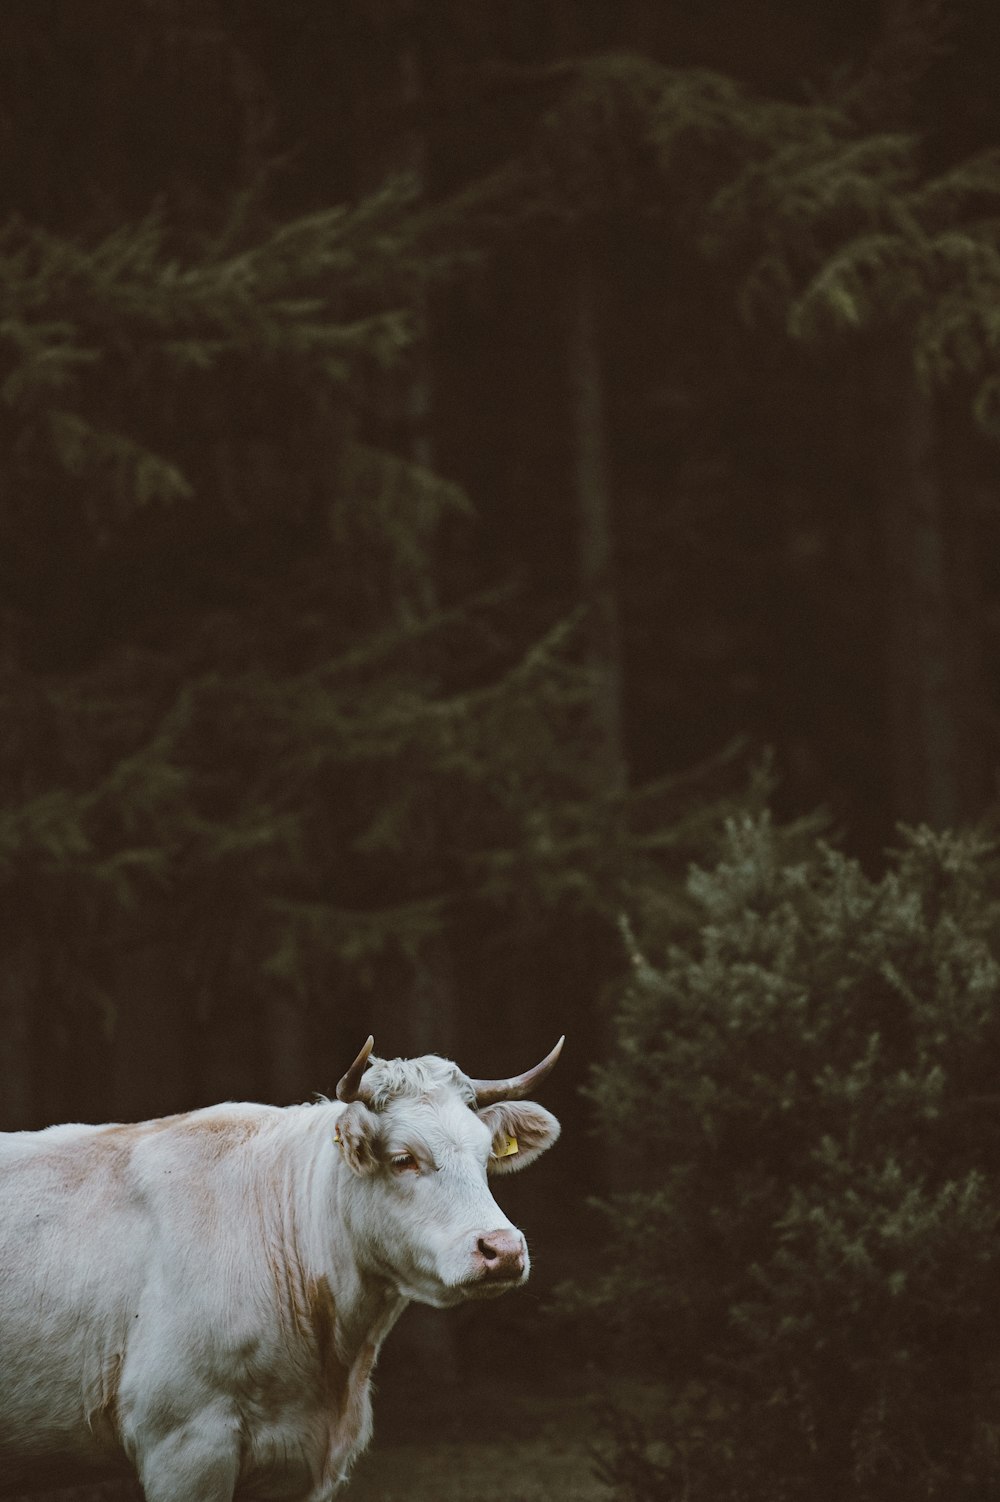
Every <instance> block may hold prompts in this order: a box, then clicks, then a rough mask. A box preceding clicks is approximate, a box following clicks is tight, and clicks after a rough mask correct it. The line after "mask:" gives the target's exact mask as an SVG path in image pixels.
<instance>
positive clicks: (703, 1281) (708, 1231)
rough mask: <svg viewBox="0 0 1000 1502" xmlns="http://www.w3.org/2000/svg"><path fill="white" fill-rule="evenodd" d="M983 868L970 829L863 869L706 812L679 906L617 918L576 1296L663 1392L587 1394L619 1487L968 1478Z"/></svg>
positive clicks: (635, 1495)
mask: <svg viewBox="0 0 1000 1502" xmlns="http://www.w3.org/2000/svg"><path fill="white" fill-rule="evenodd" d="M996 875H997V868H996V855H995V851H994V850H993V848H992V847H991V846H990V845H988V844H986V843H984V842H983V841H982V840H980V839H978V838H977V837H975V836H972V835H968V836H953V835H939V834H933V833H931V832H930V831H929V830H927V829H926V828H923V829H917V830H909V831H904V833H903V836H902V844H901V846H900V848H899V849H898V850H897V852H896V853H895V855H894V856H893V858H892V861H891V864H890V867H889V869H888V871H887V872H886V874H885V875H884V876H883V877H881V878H880V879H873V878H870V877H868V876H866V875H865V874H864V872H863V871H862V870H861V868H860V867H859V865H858V864H857V863H856V862H855V861H853V860H851V859H849V858H847V857H845V856H844V855H843V854H841V853H840V852H839V851H838V850H837V849H836V848H834V847H832V846H830V845H829V844H827V843H826V842H824V841H819V840H816V839H815V838H814V837H811V836H807V835H806V834H805V833H804V832H803V831H798V832H795V831H787V832H785V831H781V830H779V829H777V828H776V827H775V826H774V825H773V824H772V823H771V822H770V820H769V819H768V818H767V817H766V816H764V817H758V818H755V819H749V818H748V819H743V820H734V821H732V822H731V823H730V824H729V825H728V828H727V837H726V842H725V848H724V849H723V851H722V853H721V856H720V858H719V860H718V861H717V863H716V864H714V865H713V866H711V867H701V868H695V869H693V871H692V874H691V877H690V880H689V885H688V892H689V897H690V899H691V901H692V903H693V905H694V915H693V920H692V921H691V922H690V924H689V926H688V927H687V928H686V929H683V930H681V929H679V928H678V926H677V922H676V918H675V919H674V921H673V922H672V923H671V924H670V925H669V926H664V925H663V924H662V922H661V923H660V924H659V925H657V924H656V923H655V922H653V923H648V922H647V924H646V926H645V928H644V931H643V934H642V938H641V940H636V939H635V938H634V937H633V936H632V935H631V933H630V932H629V934H628V939H629V947H630V952H631V967H632V973H631V976H630V978H629V980H628V982H627V983H626V985H625V987H624V989H623V991H622V993H621V996H620V1000H619V1005H618V1011H617V1025H618V1043H617V1048H616V1051H615V1055H614V1057H613V1059H612V1060H611V1062H610V1063H609V1064H608V1065H606V1066H602V1067H600V1068H598V1069H597V1070H596V1071H595V1078H594V1087H593V1099H594V1103H595V1106H596V1110H597V1117H598V1124H599V1130H600V1132H601V1133H602V1134H603V1135H606V1136H607V1137H608V1138H609V1139H610V1140H611V1142H612V1143H613V1144H614V1147H615V1150H616V1153H617V1154H618V1155H619V1159H620V1162H621V1164H622V1174H623V1184H622V1187H621V1190H620V1192H619V1193H618V1194H617V1195H616V1196H615V1197H614V1199H612V1200H611V1201H609V1202H608V1204H607V1206H606V1209H607V1213H608V1231H609V1236H610V1248H609V1256H608V1261H609V1265H610V1267H611V1268H612V1271H610V1272H609V1273H608V1274H607V1275H606V1277H605V1278H604V1279H603V1280H602V1281H599V1282H597V1283H596V1284H594V1283H592V1284H591V1285H590V1290H589V1298H590V1302H591V1308H592V1311H593V1312H594V1313H596V1315H597V1317H598V1319H599V1320H600V1322H601V1323H602V1324H605V1325H606V1326H607V1327H609V1328H610V1329H611V1330H617V1331H618V1332H619V1339H624V1340H626V1342H628V1343H629V1344H630V1346H631V1348H632V1350H633V1353H634V1355H633V1363H634V1361H635V1360H636V1359H638V1360H639V1362H640V1363H641V1364H642V1366H643V1369H644V1370H645V1371H646V1373H647V1374H648V1375H655V1376H656V1377H657V1378H658V1379H659V1381H660V1382H661V1383H662V1384H663V1394H664V1396H663V1398H662V1404H661V1412H660V1415H659V1418H658V1420H657V1422H656V1423H655V1424H654V1425H653V1426H652V1427H651V1428H646V1429H643V1428H642V1426H639V1427H638V1428H637V1427H636V1426H635V1424H634V1422H633V1421H630V1420H629V1419H628V1417H627V1416H626V1415H623V1414H619V1416H618V1418H617V1420H616V1433H617V1445H616V1447H613V1448H612V1453H611V1455H610V1458H609V1460H608V1466H607V1474H608V1476H609V1479H611V1480H612V1481H613V1482H614V1483H615V1484H616V1485H617V1486H618V1488H619V1494H620V1495H621V1496H623V1497H628V1498H632V1499H639V1498H643V1499H648V1498H652V1497H662V1496H671V1495H674V1494H678V1495H681V1494H683V1495H686V1496H690V1497H693V1498H696V1497H705V1498H706V1499H708V1498H719V1497H726V1498H733V1499H740V1502H756V1499H763V1498H783V1499H788V1502H792V1499H799V1498H803V1499H804V1498H807V1497H823V1498H826V1497H829V1498H831V1499H833V1498H840V1497H843V1496H846V1495H851V1496H855V1497H858V1498H860V1499H867V1498H871V1499H872V1502H876V1499H877V1502H887V1499H892V1498H897V1497H898V1498H899V1499H903V1498H909V1499H912V1498H920V1497H927V1498H930V1497H937V1496H948V1497H954V1498H970V1499H971V1498H973V1497H981V1496H983V1495H985V1494H986V1493H988V1492H989V1490H990V1489H991V1487H994V1486H995V1485H996V1483H997V1462H996V1434H997V1421H996V1413H995V1407H994V1401H993V1394H994V1391H995V1384H996V1380H997V1364H996V1338H995V1336H996V1329H995V1323H996V1313H995V1299H994V1297H993V1292H992V1289H993V1285H994V1283H995V1279H996V1275H997V1251H996V1246H995V1236H994V1231H993V1227H994V1222H995V1218H996V1196H995V1192H994V1191H993V1189H992V1187H991V1186H992V1185H993V1184H994V1183H995V1181H996V1177H997V1170H998V1166H1000V1163H998V1153H1000V1139H998V1137H997V1133H996V1131H995V1129H994V1127H993V1126H992V1124H991V1123H992V1120H993V1116H994V1115H995V1108H996V1092H995V1088H994V1080H995V1076H996V1070H997V1062H998V1060H997V1051H998V1048H1000V1010H998V1008H1000V952H998V949H997V944H996V918H997V885H996ZM640 945H641V947H640ZM630 1364H631V1363H630Z"/></svg>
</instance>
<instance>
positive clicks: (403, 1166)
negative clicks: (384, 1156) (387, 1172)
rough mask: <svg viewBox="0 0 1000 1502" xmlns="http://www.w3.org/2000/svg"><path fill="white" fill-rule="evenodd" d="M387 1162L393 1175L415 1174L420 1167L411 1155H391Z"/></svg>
mask: <svg viewBox="0 0 1000 1502" xmlns="http://www.w3.org/2000/svg"><path fill="white" fill-rule="evenodd" d="M389 1162H390V1164H391V1165H392V1171H393V1173H416V1172H417V1169H418V1168H419V1167H420V1164H419V1163H418V1162H417V1160H416V1158H415V1157H414V1156H413V1154H412V1153H393V1154H392V1156H391V1157H390V1159H389Z"/></svg>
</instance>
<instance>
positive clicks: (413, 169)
mask: <svg viewBox="0 0 1000 1502" xmlns="http://www.w3.org/2000/svg"><path fill="white" fill-rule="evenodd" d="M399 76H400V94H401V98H402V103H403V107H404V111H405V116H406V119H407V121H408V127H407V129H406V131H405V132H404V134H403V137H402V140H401V142H400V159H401V160H400V165H401V166H402V167H403V168H404V170H406V171H407V172H409V173H410V174H411V176H412V177H413V179H414V181H415V182H416V184H417V186H418V191H419V192H421V193H424V192H426V189H427V174H428V147H427V137H426V132H425V129H424V126H423V123H422V117H423V109H424V97H423V95H424V86H423V66H422V59H421V56H420V51H419V46H418V44H417V41H416V40H415V39H413V38H407V39H406V40H405V41H404V43H403V45H402V47H401V49H400V54H399ZM413 315H414V320H415V322H416V326H417V336H416V339H415V341H414V346H413V348H412V350H411V351H410V356H409V360H408V367H407V379H406V387H405V390H404V393H403V423H404V433H405V444H406V453H407V457H408V458H409V459H410V460H412V461H413V463H414V464H419V465H420V466H421V467H422V468H424V469H428V470H430V469H433V468H434V461H435V453H434V442H433V436H432V430H431V423H432V415H433V402H434V381H433V365H432V360H431V346H430V337H429V336H430V302H429V298H428V296H427V292H426V290H425V289H424V288H420V289H418V292H417V296H416V303H415V306H414V308H413ZM416 584H417V589H418V593H419V599H418V604H419V608H420V610H421V611H422V612H425V613H431V612H432V611H433V610H434V609H435V608H436V605H437V598H436V594H437V592H436V589H435V582H434V579H433V578H431V577H429V576H425V577H424V578H423V579H420V580H417V581H416ZM426 824H427V835H426V842H425V851H424V856H425V861H426V864H427V868H428V871H429V873H430V875H431V879H432V881H433V882H434V884H437V883H438V878H439V872H438V867H439V865H440V861H439V858H438V854H437V851H438V845H439V838H438V835H439V831H438V823H437V816H436V813H435V810H434V809H429V810H428V812H427V819H426ZM406 1023H407V1026H406V1032H407V1038H406V1046H407V1047H408V1049H409V1051H410V1052H411V1053H413V1054H415V1055H419V1054H423V1053H438V1054H443V1055H444V1056H445V1057H448V1058H453V1057H454V1054H455V1050H456V1046H457V1037H456V1034H457V1025H456V1024H457V1016H456V996H455V976H454V964H453V960H452V955H451V950H450V947H449V940H448V936H447V935H446V934H438V935H436V936H435V937H433V938H431V939H429V940H427V941H426V942H425V943H424V945H423V947H422V950H421V953H420V956H419V958H418V960H417V963H416V972H415V974H414V977H413V985H412V987H411V989H410V993H409V996H408V998H407V1012H406ZM403 1328H404V1332H405V1333H404V1339H406V1340H407V1343H408V1344H409V1346H410V1350H411V1352H412V1355H413V1357H414V1359H415V1361H416V1363H417V1365H418V1367H420V1368H422V1369H423V1371H424V1372H425V1373H426V1375H427V1376H428V1377H429V1378H430V1379H431V1380H432V1381H434V1382H435V1383H439V1384H443V1385H445V1386H451V1387H454V1386H456V1385H457V1383H458V1380H459V1352H458V1342H457V1339H456V1329H455V1325H454V1323H453V1322H451V1321H449V1320H448V1318H447V1317H445V1316H443V1315H442V1313H441V1311H439V1310H433V1309H426V1308H423V1307H422V1306H419V1305H416V1306H414V1308H413V1310H412V1311H411V1312H410V1313H409V1315H408V1316H407V1321H406V1324H405V1325H404V1327H403Z"/></svg>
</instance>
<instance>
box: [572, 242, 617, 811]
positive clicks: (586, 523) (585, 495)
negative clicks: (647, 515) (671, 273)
mask: <svg viewBox="0 0 1000 1502" xmlns="http://www.w3.org/2000/svg"><path fill="white" fill-rule="evenodd" d="M573 271H574V275H573V278H572V281H571V306H570V330H569V351H568V353H569V380H570V423H571V429H572V442H573V454H574V473H573V481H574V487H575V491H576V501H577V517H578V538H579V543H578V548H579V554H578V556H579V571H580V594H581V598H582V601H583V605H584V609H585V611H586V633H587V659H588V666H589V669H590V673H591V681H592V685H593V697H592V701H591V727H592V736H593V769H594V779H595V784H596V791H597V792H598V793H599V794H602V795H605V796H607V798H608V799H609V800H610V801H615V800H617V798H619V797H620V796H621V794H622V793H623V792H624V790H625V785H626V761H625V747H624V731H623V726H622V697H623V695H622V648H621V625H620V620H619V612H618V599H617V594H616V590H615V577H614V574H615V569H614V546H613V540H612V521H611V517H612V500H611V465H610V458H609V452H608V436H607V412H606V398H605V389H604V368H603V361H602V358H601V347H600V324H599V319H598V306H597V299H598V276H597V265H596V257H595V253H594V252H593V251H592V250H591V249H590V248H587V247H584V248H582V249H581V250H580V251H579V252H578V253H577V255H576V258H575V265H574V268H573Z"/></svg>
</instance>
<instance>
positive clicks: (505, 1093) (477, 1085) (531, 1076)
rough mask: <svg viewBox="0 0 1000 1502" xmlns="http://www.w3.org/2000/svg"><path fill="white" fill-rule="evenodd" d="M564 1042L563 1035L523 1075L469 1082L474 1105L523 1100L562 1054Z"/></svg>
mask: <svg viewBox="0 0 1000 1502" xmlns="http://www.w3.org/2000/svg"><path fill="white" fill-rule="evenodd" d="M565 1042H566V1035H565V1034H563V1036H562V1037H561V1038H560V1039H559V1042H558V1043H557V1044H556V1046H555V1048H554V1049H553V1050H552V1052H551V1053H548V1054H546V1055H545V1058H544V1059H543V1060H542V1062H541V1063H540V1064H536V1065H535V1067H534V1069H529V1070H527V1071H526V1072H525V1073H524V1074H515V1075H514V1076H513V1077H512V1078H511V1079H509V1080H470V1081H469V1083H470V1084H471V1085H472V1088H473V1089H474V1090H475V1092H476V1105H477V1106H492V1105H494V1104H495V1102H496V1101H498V1100H524V1098H525V1096H526V1095H528V1094H529V1092H530V1091H532V1090H533V1089H534V1088H535V1086H536V1085H538V1084H540V1083H541V1081H542V1080H543V1079H544V1078H545V1076H546V1075H547V1074H548V1072H549V1070H550V1069H551V1068H552V1066H553V1065H554V1064H555V1062H556V1059H558V1057H559V1055H560V1054H561V1053H562V1046H563V1044H564V1043H565Z"/></svg>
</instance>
